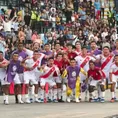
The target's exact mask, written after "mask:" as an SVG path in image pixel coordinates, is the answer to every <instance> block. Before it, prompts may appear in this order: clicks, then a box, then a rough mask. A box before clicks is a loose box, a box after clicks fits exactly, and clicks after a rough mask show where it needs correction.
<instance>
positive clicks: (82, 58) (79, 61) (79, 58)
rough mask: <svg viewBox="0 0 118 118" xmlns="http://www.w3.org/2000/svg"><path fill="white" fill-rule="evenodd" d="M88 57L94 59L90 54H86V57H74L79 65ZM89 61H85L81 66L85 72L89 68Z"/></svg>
mask: <svg viewBox="0 0 118 118" xmlns="http://www.w3.org/2000/svg"><path fill="white" fill-rule="evenodd" d="M87 57H88V58H89V61H90V60H93V61H95V60H96V59H95V58H93V57H91V56H86V57H82V56H81V55H79V56H77V57H75V60H76V61H77V64H78V65H79V66H81V64H82V63H83V62H84V61H85V59H86V58H87ZM89 61H87V63H86V64H85V66H84V67H83V69H84V70H85V71H86V72H87V71H88V70H89Z"/></svg>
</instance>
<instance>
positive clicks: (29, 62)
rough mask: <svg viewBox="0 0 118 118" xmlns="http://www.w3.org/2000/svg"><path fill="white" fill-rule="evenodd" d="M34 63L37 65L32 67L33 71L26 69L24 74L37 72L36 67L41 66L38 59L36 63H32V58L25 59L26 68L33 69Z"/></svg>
mask: <svg viewBox="0 0 118 118" xmlns="http://www.w3.org/2000/svg"><path fill="white" fill-rule="evenodd" d="M36 63H38V64H37V65H36V66H35V67H34V69H33V70H27V69H25V70H24V72H28V73H30V74H32V73H35V72H37V71H38V72H39V70H38V68H37V67H40V66H41V60H40V59H38V60H37V61H34V59H33V57H32V58H29V59H27V60H26V61H25V64H26V67H29V68H31V67H33V66H34V65H35V64H36Z"/></svg>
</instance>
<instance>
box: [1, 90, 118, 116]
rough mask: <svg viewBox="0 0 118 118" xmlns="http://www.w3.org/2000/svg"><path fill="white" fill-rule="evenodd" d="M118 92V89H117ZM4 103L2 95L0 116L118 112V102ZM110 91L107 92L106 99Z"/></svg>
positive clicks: (90, 114) (78, 114) (113, 113)
mask: <svg viewBox="0 0 118 118" xmlns="http://www.w3.org/2000/svg"><path fill="white" fill-rule="evenodd" d="M117 93H118V91H117ZM13 98H14V97H13V96H12V97H10V102H11V103H10V105H3V103H2V97H1V96H0V118H92V117H93V118H104V117H106V116H109V115H115V114H118V103H117V102H116V103H109V102H108V101H106V102H105V103H88V102H82V103H39V104H37V103H33V104H23V105H20V104H14V99H13ZM108 98H109V99H110V93H109V92H108V91H107V92H106V99H107V100H108Z"/></svg>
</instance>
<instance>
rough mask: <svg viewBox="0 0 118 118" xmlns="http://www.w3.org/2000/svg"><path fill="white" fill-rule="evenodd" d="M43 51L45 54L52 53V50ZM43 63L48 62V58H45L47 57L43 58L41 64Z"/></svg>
mask: <svg viewBox="0 0 118 118" xmlns="http://www.w3.org/2000/svg"><path fill="white" fill-rule="evenodd" d="M42 53H43V54H45V55H51V54H52V52H51V51H45V52H42ZM43 64H47V59H45V58H43V59H42V62H41V65H43Z"/></svg>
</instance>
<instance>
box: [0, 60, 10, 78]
mask: <svg viewBox="0 0 118 118" xmlns="http://www.w3.org/2000/svg"><path fill="white" fill-rule="evenodd" d="M7 63H8V60H6V59H4V60H3V61H2V62H0V65H1V64H7ZM5 76H6V68H0V79H4V78H5Z"/></svg>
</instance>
